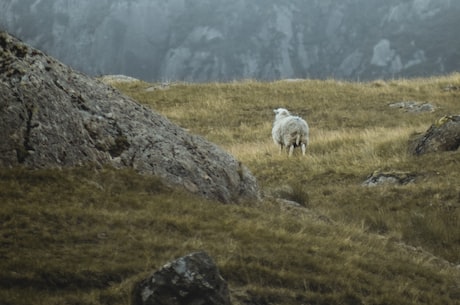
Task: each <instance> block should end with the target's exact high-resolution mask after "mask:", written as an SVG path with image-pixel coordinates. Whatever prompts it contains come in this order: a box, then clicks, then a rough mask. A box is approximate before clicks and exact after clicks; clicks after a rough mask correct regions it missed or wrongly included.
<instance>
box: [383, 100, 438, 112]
mask: <svg viewBox="0 0 460 305" xmlns="http://www.w3.org/2000/svg"><path fill="white" fill-rule="evenodd" d="M389 106H390V107H391V108H400V109H404V110H405V111H407V112H414V113H418V112H433V111H434V110H435V109H436V107H435V106H433V105H432V104H430V103H426V102H415V101H404V102H397V103H392V104H390V105H389Z"/></svg>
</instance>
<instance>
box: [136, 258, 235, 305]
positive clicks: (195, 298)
mask: <svg viewBox="0 0 460 305" xmlns="http://www.w3.org/2000/svg"><path fill="white" fill-rule="evenodd" d="M132 304H133V305H157V304H162V305H200V304H203V305H204V304H206V305H230V304H231V301H230V294H229V291H228V287H227V283H226V282H225V280H224V279H223V278H222V276H221V275H220V273H219V270H218V268H217V266H216V265H215V263H214V262H213V260H212V258H211V257H210V256H209V255H208V254H207V253H206V252H195V253H192V254H189V255H187V256H184V257H181V258H179V259H177V260H175V261H173V262H170V263H168V264H166V265H164V266H163V267H162V268H161V269H160V270H158V271H157V272H155V273H153V274H152V275H150V276H149V277H148V278H146V279H145V280H143V281H141V282H140V283H138V284H137V285H136V286H135V287H134V290H133V302H132Z"/></svg>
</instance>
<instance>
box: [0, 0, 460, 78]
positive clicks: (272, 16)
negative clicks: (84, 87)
mask: <svg viewBox="0 0 460 305" xmlns="http://www.w3.org/2000/svg"><path fill="white" fill-rule="evenodd" d="M459 13H460V2H459V1H452V0H406V1H396V0H392V1H381V0H340V1H339V0H336V1H324V0H309V1H305V0H265V1H263V2H262V1H260V2H258V1H252V0H235V1H228V0H214V1H209V0H194V1H185V0H168V1H164V0H136V1H133V0H111V1H91V0H80V1H69V0H54V1H43V0H20V1H19V0H15V1H0V27H3V28H5V29H6V30H9V31H11V32H12V33H13V34H15V35H17V36H18V37H21V38H22V39H24V40H26V41H28V42H29V43H31V44H33V45H34V46H35V47H38V48H40V49H43V50H46V51H47V52H49V53H50V54H52V55H53V56H55V57H57V58H59V59H60V60H62V61H63V62H65V63H67V64H70V65H72V66H73V67H76V68H78V69H80V70H81V71H84V72H85V73H89V74H92V75H100V74H124V75H130V76H133V77H136V78H140V79H143V80H147V81H152V80H154V81H165V80H172V81H176V80H178V81H193V82H197V81H226V80H234V79H264V80H272V79H282V78H307V77H310V78H330V77H335V78H346V79H351V80H357V79H358V80H369V79H376V78H377V79H378V78H400V77H411V76H426V75H433V74H445V73H449V72H454V71H459V70H460V62H459V60H458V53H457V50H458V49H460V40H459V39H458V35H457V33H456V31H455V29H456V28H459V27H460V19H459V18H458V15H459ZM434 42H435V43H434Z"/></svg>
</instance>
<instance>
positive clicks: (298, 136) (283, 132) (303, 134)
mask: <svg viewBox="0 0 460 305" xmlns="http://www.w3.org/2000/svg"><path fill="white" fill-rule="evenodd" d="M273 112H275V121H274V122H273V129H272V137H273V141H274V142H275V144H277V145H279V146H280V152H281V151H282V150H283V148H284V147H286V149H287V148H289V156H292V153H293V152H294V148H295V147H298V146H300V147H301V149H302V155H304V156H305V151H306V148H307V146H308V141H309V139H308V136H309V129H308V124H307V122H305V121H304V120H303V119H302V118H301V117H298V116H293V115H291V114H290V113H289V111H288V110H287V109H284V108H278V109H275V110H273Z"/></svg>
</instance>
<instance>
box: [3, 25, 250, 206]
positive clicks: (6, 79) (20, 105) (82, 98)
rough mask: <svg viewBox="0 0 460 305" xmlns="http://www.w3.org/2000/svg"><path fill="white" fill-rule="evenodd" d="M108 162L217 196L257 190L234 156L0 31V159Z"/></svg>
mask: <svg viewBox="0 0 460 305" xmlns="http://www.w3.org/2000/svg"><path fill="white" fill-rule="evenodd" d="M82 164H94V165H95V166H101V165H104V164H109V165H112V166H115V167H119V168H121V167H130V168H133V169H135V170H136V171H138V172H140V173H142V174H151V175H156V176H159V177H162V178H164V180H165V181H166V182H168V183H169V184H171V185H176V186H181V187H183V188H185V189H187V190H188V191H190V192H192V193H196V194H200V195H203V196H205V197H207V198H211V199H217V200H219V201H222V202H225V203H228V202H238V201H241V200H253V199H257V198H258V196H259V190H258V186H257V182H256V179H255V178H254V177H253V176H252V174H251V173H250V172H249V170H248V169H247V168H246V167H245V166H243V165H242V164H241V163H240V162H238V160H236V159H235V158H234V157H233V156H231V155H230V154H228V153H226V152H225V151H223V150H222V149H221V148H219V147H218V146H216V145H214V144H212V143H210V142H208V141H206V140H205V139H204V138H202V137H199V136H195V135H191V134H189V133H187V132H186V131H185V130H184V129H182V128H180V127H178V126H176V125H175V124H173V123H171V122H170V121H168V120H167V119H166V118H165V117H163V116H161V115H159V114H157V113H155V112H153V111H152V110H151V109H149V108H147V107H145V106H142V105H140V104H139V103H137V102H136V101H133V100H132V99H130V98H128V97H126V96H124V95H122V94H121V93H119V92H118V91H117V90H115V89H114V88H112V87H110V86H108V85H106V84H104V83H102V82H99V81H97V80H95V79H93V78H90V77H88V76H86V75H84V74H82V73H79V72H76V71H74V70H73V69H71V68H70V67H68V66H65V65H63V64H62V63H60V62H58V61H56V60H55V59H53V58H51V57H49V56H46V55H45V54H43V53H42V52H40V51H38V50H36V49H33V48H30V47H29V46H27V45H25V44H23V43H22V42H20V41H19V40H17V39H16V38H14V37H12V36H10V35H8V34H7V33H5V32H1V31H0V167H13V166H18V165H22V166H25V167H28V168H44V167H63V166H77V165H82Z"/></svg>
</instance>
